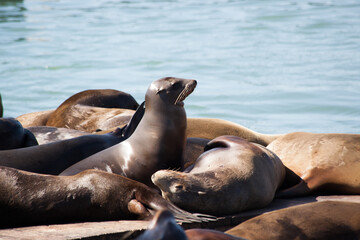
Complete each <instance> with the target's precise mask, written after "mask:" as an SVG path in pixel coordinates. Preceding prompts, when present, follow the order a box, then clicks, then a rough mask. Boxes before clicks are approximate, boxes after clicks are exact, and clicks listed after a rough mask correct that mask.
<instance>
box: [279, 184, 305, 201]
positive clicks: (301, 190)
mask: <svg viewBox="0 0 360 240" xmlns="http://www.w3.org/2000/svg"><path fill="white" fill-rule="evenodd" d="M310 192H311V190H310V188H309V187H308V186H307V183H306V182H305V181H304V180H301V181H300V182H299V183H298V184H296V185H294V186H292V187H290V188H286V189H283V190H280V191H278V192H276V194H275V198H287V197H300V196H305V195H308V194H310Z"/></svg>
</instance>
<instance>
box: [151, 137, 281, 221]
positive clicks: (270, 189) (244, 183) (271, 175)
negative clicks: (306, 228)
mask: <svg viewBox="0 0 360 240" xmlns="http://www.w3.org/2000/svg"><path fill="white" fill-rule="evenodd" d="M284 175H285V168H284V166H283V164H282V163H281V161H280V159H279V158H278V157H277V156H276V155H275V154H274V153H272V152H271V151H269V150H268V149H266V148H265V147H263V146H261V145H259V144H255V143H250V142H247V141H246V140H244V139H241V138H239V137H235V136H221V137H217V138H215V139H213V140H212V141H210V142H209V143H208V144H207V145H206V147H205V152H204V153H203V154H202V155H200V157H199V158H198V159H197V160H196V162H195V164H194V165H192V166H190V167H189V168H188V169H186V170H185V171H184V172H176V171H172V170H160V171H158V172H156V173H155V174H153V176H152V178H151V179H152V181H153V183H154V184H155V185H156V186H157V187H159V188H160V190H161V192H162V195H163V197H164V198H165V199H168V200H170V201H171V202H172V203H174V204H175V205H177V206H179V207H181V208H183V209H186V210H187V211H196V212H202V213H207V214H212V215H217V216H220V215H227V214H236V213H239V212H241V211H244V210H248V209H255V208H261V207H264V206H266V205H267V204H269V203H270V202H271V201H272V200H273V198H274V195H275V191H276V190H277V189H278V187H279V186H280V185H281V183H282V181H283V178H284ZM219 199H220V201H219Z"/></svg>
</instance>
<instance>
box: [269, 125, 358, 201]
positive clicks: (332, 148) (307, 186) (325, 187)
mask: <svg viewBox="0 0 360 240" xmlns="http://www.w3.org/2000/svg"><path fill="white" fill-rule="evenodd" d="M267 148H269V149H270V150H271V151H273V152H275V153H276V154H277V155H278V156H279V158H280V159H281V161H282V162H283V163H284V165H285V166H286V167H287V168H289V169H290V170H292V171H293V172H294V173H295V174H297V175H298V176H299V177H301V179H302V181H301V182H300V183H299V184H298V185H295V186H293V187H291V188H289V189H285V190H283V191H282V192H279V193H278V196H282V197H293V196H301V195H306V194H309V193H311V192H313V191H316V190H321V191H330V192H332V193H338V194H360V134H335V133H334V134H331V133H327V134H322V133H305V132H295V133H289V134H287V135H285V136H283V137H280V138H278V139H277V140H275V141H273V142H272V143H271V144H270V145H269V146H268V147H267Z"/></svg>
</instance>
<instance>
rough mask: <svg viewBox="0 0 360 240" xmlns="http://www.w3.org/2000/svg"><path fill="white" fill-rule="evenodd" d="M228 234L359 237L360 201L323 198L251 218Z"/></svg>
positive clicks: (275, 238) (273, 238)
mask: <svg viewBox="0 0 360 240" xmlns="http://www.w3.org/2000/svg"><path fill="white" fill-rule="evenodd" d="M226 233H228V234H231V235H234V236H239V237H243V238H247V239H252V240H261V239H264V240H265V239H266V240H280V239H281V240H282V239H317V240H320V239H324V240H325V239H326V240H327V239H351V240H353V239H359V238H360V204H359V203H351V202H340V201H324V202H315V203H308V204H303V205H299V206H295V207H289V208H285V209H281V210H277V211H273V212H269V213H265V214H262V215H260V216H257V217H254V218H252V219H249V220H247V221H245V222H243V223H241V224H239V225H238V226H236V227H234V228H232V229H230V230H228V231H227V232H226Z"/></svg>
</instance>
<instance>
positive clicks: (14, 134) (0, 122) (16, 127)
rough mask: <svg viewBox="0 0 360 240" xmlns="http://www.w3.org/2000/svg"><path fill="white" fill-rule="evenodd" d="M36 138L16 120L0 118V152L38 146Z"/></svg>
mask: <svg viewBox="0 0 360 240" xmlns="http://www.w3.org/2000/svg"><path fill="white" fill-rule="evenodd" d="M36 145H38V142H37V141H36V138H35V136H34V135H33V134H32V133H31V132H30V131H29V130H27V129H24V128H23V127H22V125H21V124H20V122H19V121H18V120H16V119H14V118H0V150H8V149H16V148H24V147H30V146H36Z"/></svg>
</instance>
